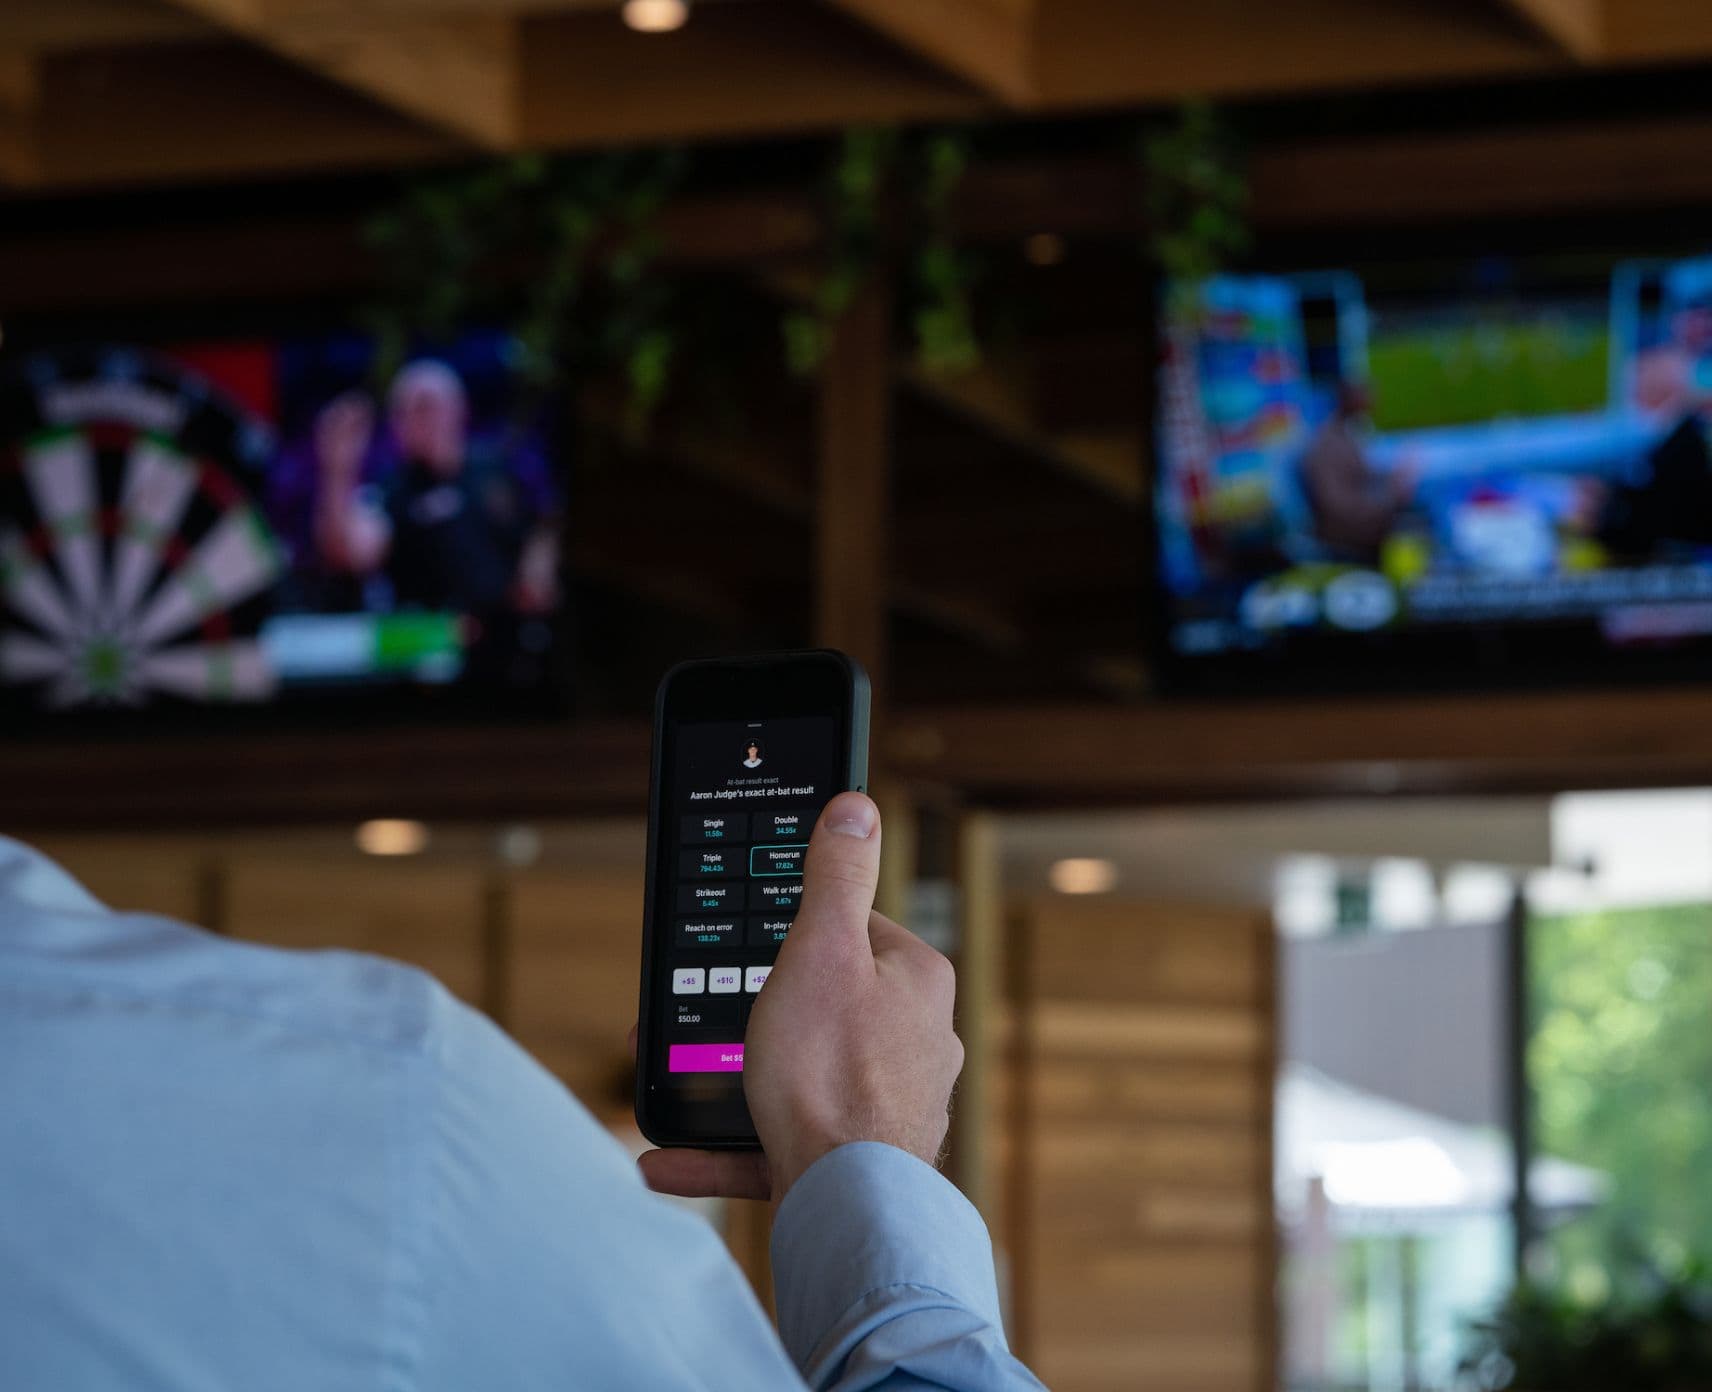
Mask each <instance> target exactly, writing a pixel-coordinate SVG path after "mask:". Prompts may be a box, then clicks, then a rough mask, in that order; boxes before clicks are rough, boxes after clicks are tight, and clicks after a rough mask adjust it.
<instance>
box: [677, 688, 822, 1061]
mask: <svg viewBox="0 0 1712 1392" xmlns="http://www.w3.org/2000/svg"><path fill="white" fill-rule="evenodd" d="M837 741H838V726H837V722H836V721H835V720H834V719H832V718H831V717H830V716H805V717H791V718H785V719H777V720H754V721H741V720H739V721H717V722H711V723H706V724H702V723H694V724H691V723H685V724H681V725H678V726H677V728H676V731H675V739H674V741H673V744H674V750H675V752H674V757H673V767H672V770H671V778H670V782H669V787H668V795H669V798H670V812H669V815H668V817H667V818H666V822H667V826H666V831H667V835H668V837H669V843H668V847H667V852H666V866H667V872H666V874H665V876H664V878H663V882H662V883H663V889H664V894H665V899H664V901H663V903H662V906H661V907H660V909H659V910H658V911H657V926H658V927H661V928H663V927H665V925H667V924H668V923H669V925H670V928H669V932H668V933H667V934H666V936H665V937H664V939H663V941H664V943H665V952H664V956H665V962H666V966H667V968H668V971H667V973H666V978H665V987H664V989H665V990H666V991H667V993H668V995H669V1000H668V1001H667V1002H666V1003H665V1004H666V1006H667V1009H666V1013H665V1017H664V1030H663V1032H662V1037H663V1039H664V1042H665V1049H664V1060H663V1063H664V1075H663V1079H662V1080H663V1081H665V1082H666V1083H668V1084H669V1085H673V1086H676V1087H678V1088H680V1089H684V1090H688V1091H692V1092H697V1093H703V1094H705V1093H707V1092H709V1091H713V1090H723V1089H722V1088H720V1084H721V1082H723V1084H724V1086H725V1087H729V1088H731V1089H733V1090H735V1089H737V1088H738V1087H739V1085H740V1083H741V1079H740V1078H738V1077H737V1076H735V1075H737V1074H740V1073H741V1072H742V1070H743V1037H744V1033H745V1031H746V1030H747V1028H748V1024H749V1012H750V1010H751V1009H752V1008H753V1006H754V1003H755V998H756V996H757V995H758V994H759V993H760V991H761V988H762V986H763V985H765V983H766V980H767V974H768V973H769V972H770V971H771V970H772V967H773V961H774V959H775V958H776V957H777V956H778V952H779V945H780V944H781V943H782V942H784V940H785V935H786V934H787V933H788V932H789V931H790V927H791V920H792V919H794V918H795V917H796V912H797V907H798V905H800V904H801V902H802V892H803V878H802V876H803V857H804V855H805V854H806V853H807V850H808V838H809V832H810V830H811V829H812V828H813V826H814V824H815V821H816V819H817V818H818V817H819V816H820V812H821V809H822V808H823V807H825V805H826V803H827V801H828V800H829V799H830V798H831V797H832V796H833V794H834V793H836V792H838V791H839V788H838V787H837V786H836V784H835V781H834V780H835V778H836V769H837V763H838V754H837ZM720 1074H726V1075H733V1076H730V1077H728V1078H725V1079H723V1080H721V1079H719V1078H718V1077H717V1076H716V1075H720Z"/></svg>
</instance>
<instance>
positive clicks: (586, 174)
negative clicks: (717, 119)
mask: <svg viewBox="0 0 1712 1392" xmlns="http://www.w3.org/2000/svg"><path fill="white" fill-rule="evenodd" d="M683 165H684V160H683V156H682V155H681V154H680V153H679V152H677V151H673V150H664V151H647V152H636V153H632V152H621V153H614V154H602V155H595V156H584V157H566V158H554V159H548V158H544V157H541V156H522V157H518V158H515V159H509V160H504V161H499V162H495V163H491V164H486V165H481V166H478V167H475V168H472V169H466V170H459V171H453V172H450V173H444V174H436V175H430V176H427V177H425V178H421V179H418V180H415V181H413V182H411V183H410V184H409V185H407V187H406V188H405V190H404V192H403V194H402V196H401V198H400V200H399V202H398V203H397V204H396V205H395V206H394V207H392V208H390V209H388V210H386V211H384V212H382V213H380V214H377V215H376V216H375V217H374V218H373V219H371V220H370V222H369V224H368V225H367V227H366V228H365V234H366V241H367V243H368V245H369V247H370V249H371V250H372V251H373V252H374V253H375V255H376V256H377V258H379V260H380V262H381V266H382V272H383V291H382V294H381V296H380V298H379V300H378V302H377V303H376V304H375V305H374V306H373V307H372V309H371V311H370V313H369V316H368V319H369V325H370V327H371V329H372V330H373V332H374V334H375V337H376V341H377V345H378V351H377V353H376V358H377V364H376V369H377V371H378V372H380V373H389V372H390V371H391V370H392V369H393V368H394V367H396V366H397V363H398V361H399V360H400V359H401V358H402V356H403V354H404V353H405V351H406V349H407V348H408V346H409V344H410V343H411V342H412V341H413V340H415V339H417V338H421V337H426V338H429V339H435V338H445V337H448V336H450V335H451V334H453V333H455V332H456V331H457V329H458V327H459V326H460V325H461V324H465V323H469V322H472V321H481V320H488V321H492V322H498V323H503V324H506V325H508V326H509V327H510V328H511V330H512V331H513V333H514V335H515V337H516V340H517V344H518V353H519V361H518V372H519V376H520V378H521V380H522V381H523V383H524V385H525V387H526V388H527V389H528V390H529V392H530V394H531V396H538V395H539V394H540V393H542V392H545V391H546V389H547V388H548V387H549V386H550V385H552V384H553V383H554V382H556V381H558V380H560V379H562V378H563V377H564V376H566V375H567V374H569V375H573V376H580V375H587V374H591V373H596V372H601V371H608V370H612V369H615V368H616V369H618V370H619V371H621V372H622V374H623V375H624V377H625V379H626V382H627V386H628V392H629V411H630V415H631V418H632V421H633V423H635V424H637V425H640V423H641V422H642V421H644V420H646V418H647V416H648V415H649V414H650V413H651V412H652V410H653V409H654V407H655V406H656V405H658V403H659V401H660V399H661V397H662V395H663V394H664V392H665V390H666V387H667V385H668V383H669V380H670V372H671V367H672V362H673V357H674V349H675V340H674V336H673V333H672V329H671V320H670V313H669V310H670V304H669V301H670V288H669V283H668V281H667V280H666V279H665V278H664V277H661V276H657V275H651V274H649V272H650V270H651V269H652V267H653V263H654V262H655V260H656V259H657V256H658V253H659V239H658V236H657V234H656V232H655V222H656V219H657V216H658V213H659V211H660V208H661V207H662V206H663V204H664V203H665V201H666V199H667V197H668V196H669V195H670V194H671V192H672V190H673V189H674V188H675V187H676V186H677V184H678V182H679V180H680V178H681V175H682V171H683Z"/></svg>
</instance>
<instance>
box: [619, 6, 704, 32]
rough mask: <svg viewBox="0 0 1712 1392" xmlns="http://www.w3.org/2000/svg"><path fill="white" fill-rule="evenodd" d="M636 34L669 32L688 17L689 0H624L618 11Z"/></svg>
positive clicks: (682, 25) (679, 26)
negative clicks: (622, 6) (621, 7)
mask: <svg viewBox="0 0 1712 1392" xmlns="http://www.w3.org/2000/svg"><path fill="white" fill-rule="evenodd" d="M619 13H620V14H621V15H622V16H623V17H624V22H625V23H626V24H628V25H629V26H630V27H631V28H632V29H634V30H635V31H636V32H637V33H638V34H669V33H671V32H672V30H674V29H682V28H683V27H684V21H685V20H687V19H688V18H689V17H690V7H689V0H624V8H623V9H622V10H620V11H619Z"/></svg>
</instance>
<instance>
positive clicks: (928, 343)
mask: <svg viewBox="0 0 1712 1392" xmlns="http://www.w3.org/2000/svg"><path fill="white" fill-rule="evenodd" d="M968 168H969V138H968V136H967V135H965V134H963V133H962V132H960V131H941V132H938V133H936V134H932V135H929V136H928V137H927V138H926V139H925V140H923V141H922V143H921V145H920V147H919V152H918V158H917V177H916V198H915V202H916V208H917V212H918V215H919V219H920V232H919V236H918V238H917V241H916V246H915V254H914V264H913V268H912V269H913V272H914V279H915V293H916V299H915V305H914V313H913V326H914V329H915V347H916V357H917V359H918V361H919V362H920V363H921V365H922V366H923V367H924V368H926V369H927V370H928V371H930V372H966V371H968V370H969V369H971V368H973V367H975V366H977V365H978V364H979V362H980V359H981V348H980V344H979V342H978V341H977V339H976V336H975V316H974V310H973V307H972V304H971V289H972V287H973V284H974V281H975V265H974V262H973V260H972V258H971V257H970V255H969V254H968V253H967V252H965V251H963V250H962V249H961V248H960V247H959V246H958V244H957V235H956V224H955V221H954V219H953V215H952V208H953V199H954V197H955V195H956V192H957V189H958V186H959V185H960V184H961V183H962V181H963V175H964V173H965V172H966V171H967V170H968Z"/></svg>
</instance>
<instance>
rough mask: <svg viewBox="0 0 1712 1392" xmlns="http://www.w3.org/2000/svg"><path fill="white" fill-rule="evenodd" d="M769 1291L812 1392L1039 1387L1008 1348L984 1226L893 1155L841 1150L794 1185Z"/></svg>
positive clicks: (909, 1160) (876, 1148)
mask: <svg viewBox="0 0 1712 1392" xmlns="http://www.w3.org/2000/svg"><path fill="white" fill-rule="evenodd" d="M773 1284H774V1291H775V1298H776V1303H777V1305H778V1311H779V1332H780V1335H781V1336H782V1338H783V1340H784V1343H785V1347H786V1348H787V1349H788V1350H789V1352H790V1354H791V1357H792V1358H793V1359H794V1360H795V1362H796V1364H797V1366H798V1367H799V1368H800V1369H802V1371H803V1375H804V1377H805V1378H807V1380H808V1382H809V1385H810V1386H811V1387H813V1388H815V1389H817V1390H818V1392H858V1389H868V1388H884V1389H888V1392H890V1390H891V1389H903V1388H913V1387H932V1388H943V1389H947V1390H948V1392H961V1389H965V1388H967V1389H970V1392H974V1390H975V1389H981V1392H1009V1390H1010V1389H1020V1388H1039V1387H1040V1386H1041V1384H1040V1382H1039V1381H1038V1380H1037V1379H1036V1378H1035V1377H1034V1375H1033V1374H1032V1373H1030V1372H1029V1371H1028V1369H1027V1368H1025V1367H1023V1365H1022V1364H1021V1363H1019V1362H1018V1361H1017V1360H1016V1359H1015V1358H1014V1357H1013V1356H1012V1355H1011V1352H1010V1349H1009V1346H1008V1345H1007V1344H1006V1342H1005V1335H1004V1328H1003V1326H1002V1324H1001V1321H1000V1316H999V1296H998V1288H997V1285H996V1283H995V1280H994V1275H993V1251H992V1244H991V1241H990V1240H989V1238H988V1236H987V1228H986V1224H984V1223H983V1222H982V1221H981V1215H980V1214H979V1213H977V1212H976V1211H975V1208H974V1205H972V1204H971V1203H970V1202H969V1201H968V1200H967V1199H966V1198H964V1197H963V1195H962V1194H960V1193H959V1192H958V1191H957V1189H956V1187H955V1186H953V1185H952V1184H951V1183H950V1181H948V1180H947V1179H946V1178H945V1177H944V1176H943V1175H941V1174H940V1173H939V1172H938V1171H936V1170H935V1169H933V1168H932V1167H931V1166H929V1165H926V1164H923V1163H922V1162H921V1161H920V1160H918V1159H916V1158H915V1157H914V1156H913V1155H909V1154H907V1153H905V1152H904V1151H902V1150H899V1149H897V1148H895V1147H893V1146H888V1145H880V1144H878V1143H875V1142H866V1141H865V1142H860V1143H858V1144H855V1145H847V1146H841V1147H839V1148H838V1149H837V1150H835V1151H833V1152H832V1153H831V1154H829V1155H825V1156H822V1157H821V1158H820V1159H819V1160H818V1161H816V1162H815V1163H814V1164H813V1165H811V1166H810V1167H809V1169H808V1170H807V1172H806V1173H804V1174H803V1176H802V1178H800V1179H799V1180H798V1181H797V1182H796V1184H795V1185H793V1186H792V1188H791V1191H790V1192H789V1193H788V1194H786V1195H785V1198H784V1201H783V1202H782V1203H781V1204H780V1205H779V1212H778V1216H777V1219H776V1220H775V1222H774V1225H773Z"/></svg>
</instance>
